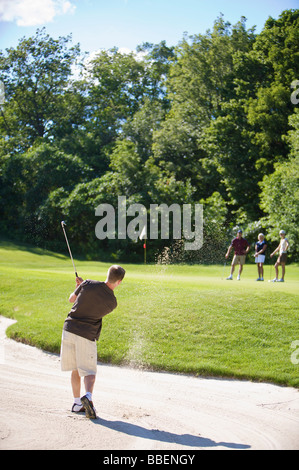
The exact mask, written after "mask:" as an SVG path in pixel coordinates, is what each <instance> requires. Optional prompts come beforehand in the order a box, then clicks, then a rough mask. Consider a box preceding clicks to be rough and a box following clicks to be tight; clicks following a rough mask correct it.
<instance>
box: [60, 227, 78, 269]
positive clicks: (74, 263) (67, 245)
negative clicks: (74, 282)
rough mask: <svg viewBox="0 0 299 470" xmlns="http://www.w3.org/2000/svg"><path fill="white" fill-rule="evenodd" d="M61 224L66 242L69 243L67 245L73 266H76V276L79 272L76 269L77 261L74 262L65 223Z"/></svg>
mask: <svg viewBox="0 0 299 470" xmlns="http://www.w3.org/2000/svg"><path fill="white" fill-rule="evenodd" d="M61 226H62V230H63V233H64V236H65V241H66V244H67V247H68V250H69V254H70V257H71V260H72V263H73V266H74V271H75V276H76V277H78V273H77V271H76V266H75V263H74V260H73V255H72V252H71V248H70V245H69V242H68V239H67V236H66V232H65V229H64V225H63V224H62V223H61Z"/></svg>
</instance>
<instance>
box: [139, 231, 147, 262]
mask: <svg viewBox="0 0 299 470" xmlns="http://www.w3.org/2000/svg"><path fill="white" fill-rule="evenodd" d="M139 238H140V240H144V243H143V249H144V263H146V225H145V226H144V227H143V229H142V230H141V233H140V235H139Z"/></svg>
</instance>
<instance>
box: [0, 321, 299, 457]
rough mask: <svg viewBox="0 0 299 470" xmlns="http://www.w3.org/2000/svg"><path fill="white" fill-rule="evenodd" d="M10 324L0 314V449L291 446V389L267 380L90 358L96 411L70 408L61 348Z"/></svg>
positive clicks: (297, 440) (296, 421)
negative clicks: (14, 331) (15, 335)
mask: <svg viewBox="0 0 299 470" xmlns="http://www.w3.org/2000/svg"><path fill="white" fill-rule="evenodd" d="M11 323H12V320H9V319H7V318H4V317H0V341H1V342H0V388H1V409H0V449H2V450H4V449H10V450H15V449H22V450H29V449H30V450H32V449H33V450H34V449H38V450H46V449H49V450H64V449H65V450H71V449H75V450H79V449H80V450H81V449H82V450H84V449H86V450H90V449H91V450H99V449H101V450H111V451H113V450H123V451H125V450H126V451H134V450H155V451H157V450H161V451H165V450H167V451H178V450H180V451H182V450H183V451H185V452H190V451H192V452H193V451H195V450H198V449H205V450H224V449H228V450H234V449H235V450H261V449H263V450H268V449H269V450H271V449H279V450H283V449H285V450H287V449H289V450H291V449H299V394H298V390H296V389H294V388H289V387H280V386H276V385H272V384H268V383H252V382H249V381H237V380H224V379H214V378H203V377H192V376H188V375H179V374H170V373H156V372H148V371H144V370H137V369H130V368H126V367H114V366H110V365H104V364H98V375H97V381H96V385H95V390H94V396H93V399H94V404H95V407H96V409H97V414H98V419H96V420H89V419H87V418H86V417H85V416H84V414H80V415H77V414H74V413H71V411H70V410H71V406H72V403H73V400H72V393H71V388H70V373H68V372H61V371H60V361H59V356H58V355H55V354H49V353H47V352H44V351H41V350H38V349H36V348H33V347H31V346H28V345H24V344H21V343H17V342H15V341H13V340H10V339H8V338H7V337H6V335H5V330H6V328H7V327H8V326H9V325H10V324H11ZM298 367H299V366H298ZM298 370H299V369H298ZM82 394H83V391H82Z"/></svg>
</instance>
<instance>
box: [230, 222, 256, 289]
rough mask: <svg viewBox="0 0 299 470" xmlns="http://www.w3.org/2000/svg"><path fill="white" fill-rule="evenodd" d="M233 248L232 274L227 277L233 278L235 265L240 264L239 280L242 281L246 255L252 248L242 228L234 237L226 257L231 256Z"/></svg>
mask: <svg viewBox="0 0 299 470" xmlns="http://www.w3.org/2000/svg"><path fill="white" fill-rule="evenodd" d="M232 249H234V251H235V254H234V257H233V260H232V265H231V271H230V275H229V276H228V277H227V278H226V279H227V280H230V281H231V280H232V279H233V273H234V270H235V265H236V264H239V273H238V277H237V280H238V281H240V276H241V273H242V271H243V265H244V264H245V259H246V255H247V253H248V251H249V249H250V245H249V243H248V241H247V240H245V238H243V237H242V230H238V233H237V237H236V238H234V239H233V241H232V242H231V245H230V246H229V247H228V250H227V253H226V255H225V258H226V259H227V258H228V257H229V255H230V252H231V250H232Z"/></svg>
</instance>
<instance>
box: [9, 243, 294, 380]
mask: <svg viewBox="0 0 299 470" xmlns="http://www.w3.org/2000/svg"><path fill="white" fill-rule="evenodd" d="M75 263H76V268H77V271H78V274H79V275H80V276H81V277H83V278H84V279H98V280H105V277H106V272H107V269H108V267H109V264H107V263H99V262H90V261H82V260H75ZM122 265H123V267H124V268H125V269H126V271H127V273H126V277H125V279H124V281H123V283H122V285H121V286H120V287H119V288H118V289H117V290H116V291H115V293H116V296H117V299H118V307H117V309H116V310H115V311H114V312H112V313H111V314H110V315H108V316H107V317H105V318H104V320H103V329H102V334H101V337H100V341H99V342H98V359H99V361H101V362H110V363H113V364H126V365H131V366H134V367H144V368H148V369H152V370H164V371H175V372H184V373H191V374H198V375H204V376H218V377H234V378H244V379H245V378H246V379H250V380H256V381H269V382H273V383H278V384H284V385H291V386H295V387H298V386H299V364H296V363H294V362H298V361H297V360H295V361H294V357H295V358H296V357H297V356H296V354H295V355H294V349H292V343H293V342H294V341H298V340H299V327H298V300H299V266H298V265H290V266H287V269H286V282H285V283H269V282H267V281H268V280H269V277H270V266H265V282H256V281H255V279H256V278H257V269H256V266H255V265H249V264H247V265H246V266H245V267H244V272H243V275H242V278H241V281H240V282H238V281H237V280H236V275H235V280H234V281H226V280H225V277H227V276H228V274H229V266H226V269H225V271H224V268H223V265H222V266H202V265H194V266H186V265H169V266H165V265H146V266H145V265H133V264H132V265H130V264H122ZM272 277H274V269H273V267H272ZM74 281H75V276H74V272H73V269H72V264H71V261H70V258H69V257H68V256H63V255H59V254H55V253H51V252H46V251H44V250H41V249H37V248H36V249H35V248H31V247H26V246H24V247H22V246H18V245H15V244H12V243H8V242H0V282H1V297H0V314H1V315H4V316H7V317H10V318H14V319H16V320H17V323H15V324H14V325H12V326H11V327H9V329H8V330H7V334H8V336H10V337H11V338H14V339H16V340H18V341H23V342H26V343H28V344H31V345H35V346H37V347H39V348H42V349H44V350H47V351H51V352H57V353H58V352H59V349H60V340H61V331H62V326H63V322H64V320H65V318H66V316H67V314H68V312H69V310H70V304H69V302H68V297H69V294H70V293H71V292H72V291H73V290H74V287H75V282H74ZM292 354H293V356H292ZM292 357H293V360H291V358H292ZM298 359H299V353H298Z"/></svg>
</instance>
